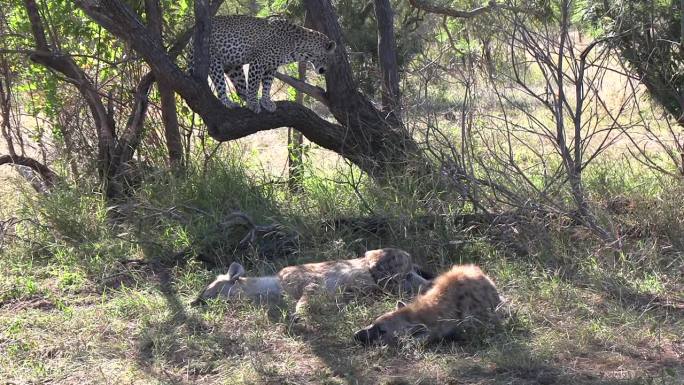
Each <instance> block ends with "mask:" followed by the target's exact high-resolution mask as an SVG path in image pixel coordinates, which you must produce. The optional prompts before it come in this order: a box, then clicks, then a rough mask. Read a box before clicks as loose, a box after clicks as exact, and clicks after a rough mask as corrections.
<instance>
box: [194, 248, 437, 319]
mask: <svg viewBox="0 0 684 385" xmlns="http://www.w3.org/2000/svg"><path fill="white" fill-rule="evenodd" d="M420 273H421V274H423V275H425V274H424V273H422V271H420ZM421 274H419V270H417V268H416V266H415V265H414V264H413V262H412V259H411V256H410V255H409V254H408V253H407V252H405V251H403V250H399V249H393V248H386V249H379V250H370V251H367V252H366V253H365V254H364V256H363V257H360V258H355V259H347V260H338V261H326V262H319V263H307V264H303V265H296V266H288V267H285V268H283V269H282V270H280V271H279V272H278V273H277V274H275V275H272V276H266V277H247V276H246V274H245V269H244V268H243V267H242V265H240V264H239V263H237V262H233V263H232V264H231V265H230V267H229V269H228V273H227V274H223V275H219V276H218V277H216V279H215V280H214V281H213V282H212V283H210V284H209V285H208V286H207V287H206V288H205V289H204V290H203V291H202V293H201V294H200V296H199V297H198V299H197V300H196V301H195V302H194V303H195V304H196V303H200V302H203V301H204V300H206V299H208V298H214V297H219V296H220V297H223V298H226V299H236V298H246V299H250V300H253V301H257V302H270V303H273V302H278V301H280V300H282V298H283V296H284V295H285V294H287V295H288V296H290V297H291V298H293V299H295V300H296V301H297V306H296V310H297V311H299V310H300V309H301V307H302V306H304V305H305V304H306V303H307V301H308V299H309V297H310V295H312V294H314V293H321V292H322V293H328V294H336V293H338V292H340V291H341V292H366V291H369V290H373V289H386V290H400V291H403V292H409V293H418V292H420V291H421V290H422V288H426V287H427V286H428V285H429V281H428V280H427V279H425V278H424V277H423V276H422V275H421Z"/></svg>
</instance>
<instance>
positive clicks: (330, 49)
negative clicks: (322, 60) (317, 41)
mask: <svg viewBox="0 0 684 385" xmlns="http://www.w3.org/2000/svg"><path fill="white" fill-rule="evenodd" d="M335 48H337V44H335V42H334V41H331V42H329V43H328V45H326V46H325V51H326V52H327V53H333V52H334V51H335Z"/></svg>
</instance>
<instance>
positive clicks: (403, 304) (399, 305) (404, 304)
mask: <svg viewBox="0 0 684 385" xmlns="http://www.w3.org/2000/svg"><path fill="white" fill-rule="evenodd" d="M402 307H406V302H404V301H397V310H399V309H401V308H402Z"/></svg>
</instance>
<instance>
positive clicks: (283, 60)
mask: <svg viewBox="0 0 684 385" xmlns="http://www.w3.org/2000/svg"><path fill="white" fill-rule="evenodd" d="M336 47H337V44H336V43H335V41H333V40H331V39H330V38H328V37H327V36H326V35H325V34H323V33H321V32H318V31H315V30H312V29H309V28H304V27H301V26H298V25H295V24H292V23H291V22H289V21H288V20H286V19H283V18H279V17H268V18H260V17H254V16H248V15H219V16H214V17H212V19H211V33H210V38H209V78H210V79H211V82H212V83H213V85H214V88H215V90H216V92H217V94H218V98H219V99H220V100H221V102H222V103H223V105H225V106H226V107H228V108H236V107H238V106H239V105H238V104H237V103H235V102H233V101H231V100H230V99H229V97H228V94H227V86H226V81H225V77H224V74H225V75H228V78H229V79H230V81H231V83H233V86H234V87H235V90H236V93H237V95H238V97H239V98H240V99H242V100H243V101H244V102H245V103H246V105H247V107H248V108H249V109H250V110H252V111H253V112H254V113H260V112H261V109H262V108H263V109H265V110H266V111H269V112H274V111H275V110H276V104H275V103H274V102H273V101H272V100H271V85H272V84H273V79H274V77H275V73H276V70H277V69H278V67H280V66H282V65H285V64H289V63H293V62H310V63H311V64H313V67H314V69H315V71H316V73H318V74H319V75H324V74H325V73H326V71H327V69H328V65H329V63H330V62H331V59H332V56H333V53H334V52H335V48H336ZM192 51H193V49H192V46H191V49H190V58H189V63H190V68H189V72H190V73H192V70H193V68H192V57H193V52H192ZM244 65H249V69H248V74H247V75H248V76H247V78H245V72H244V70H243V66H244ZM260 85H261V86H262V89H261V98H260V99H259V98H258V97H257V93H258V89H259V86H260Z"/></svg>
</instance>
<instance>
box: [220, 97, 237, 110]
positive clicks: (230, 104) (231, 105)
mask: <svg viewBox="0 0 684 385" xmlns="http://www.w3.org/2000/svg"><path fill="white" fill-rule="evenodd" d="M221 103H223V105H224V106H226V107H228V108H236V107H240V105H239V104H237V103H235V102H233V101H231V100H229V99H228V98H225V99H224V98H221Z"/></svg>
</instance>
